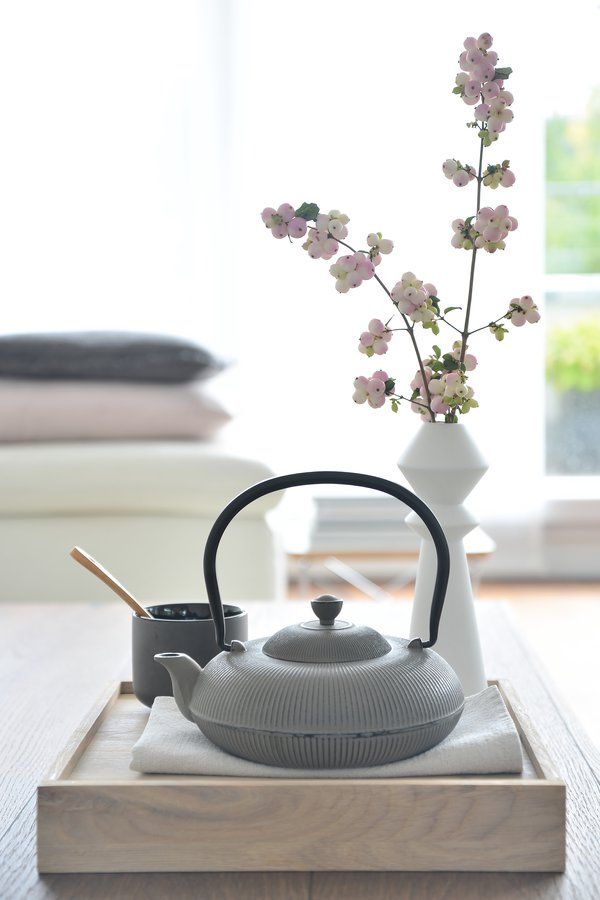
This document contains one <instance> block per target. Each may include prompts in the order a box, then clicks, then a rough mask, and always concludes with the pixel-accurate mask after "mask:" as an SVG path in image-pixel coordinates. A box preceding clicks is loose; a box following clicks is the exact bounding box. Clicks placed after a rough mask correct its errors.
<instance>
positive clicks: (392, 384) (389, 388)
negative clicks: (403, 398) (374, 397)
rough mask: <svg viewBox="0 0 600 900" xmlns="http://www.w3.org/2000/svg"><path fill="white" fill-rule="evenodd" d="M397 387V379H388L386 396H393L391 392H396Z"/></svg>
mask: <svg viewBox="0 0 600 900" xmlns="http://www.w3.org/2000/svg"><path fill="white" fill-rule="evenodd" d="M395 387H396V379H395V378H388V380H387V381H386V383H385V392H386V394H391V392H392V391H393V390H394V388H395Z"/></svg>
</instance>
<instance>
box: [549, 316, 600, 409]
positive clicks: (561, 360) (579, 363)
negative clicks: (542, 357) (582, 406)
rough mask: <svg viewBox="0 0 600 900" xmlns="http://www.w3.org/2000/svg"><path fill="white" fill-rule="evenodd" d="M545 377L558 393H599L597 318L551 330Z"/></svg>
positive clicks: (599, 324) (599, 327) (599, 328)
mask: <svg viewBox="0 0 600 900" xmlns="http://www.w3.org/2000/svg"><path fill="white" fill-rule="evenodd" d="M546 374H547V377H548V381H549V382H550V384H551V385H552V386H553V387H554V388H556V390H557V391H559V393H565V392H566V391H581V392H584V393H589V392H590V391H598V390H600V316H598V315H593V316H587V317H586V318H583V319H579V320H578V321H577V322H574V323H572V324H569V325H562V326H555V327H554V328H552V329H551V331H550V332H549V334H548V346H547V352H546Z"/></svg>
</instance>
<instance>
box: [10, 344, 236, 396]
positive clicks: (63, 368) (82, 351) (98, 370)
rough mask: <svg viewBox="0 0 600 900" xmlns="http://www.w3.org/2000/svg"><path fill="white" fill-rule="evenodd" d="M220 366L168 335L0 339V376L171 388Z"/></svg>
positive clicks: (208, 355)
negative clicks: (167, 386) (138, 382)
mask: <svg viewBox="0 0 600 900" xmlns="http://www.w3.org/2000/svg"><path fill="white" fill-rule="evenodd" d="M223 367H224V364H223V363H222V362H221V361H220V360H218V359H217V358H216V357H214V356H213V355H212V353H210V352H209V351H208V350H205V349H204V348H203V347H200V346H199V345H198V344H194V343H192V342H191V341H186V340H184V339H183V338H177V337H170V336H168V335H154V334H138V333H137V332H127V331H80V332H76V331H73V332H63V333H55V334H52V333H48V334H12V335H4V336H0V377H9V378H53V379H58V378H66V379H81V380H86V381H146V382H158V383H162V384H176V383H181V382H185V381H193V380H194V379H204V378H208V377H210V376H211V375H214V374H215V373H216V372H219V371H220V370H221V369H222V368H223Z"/></svg>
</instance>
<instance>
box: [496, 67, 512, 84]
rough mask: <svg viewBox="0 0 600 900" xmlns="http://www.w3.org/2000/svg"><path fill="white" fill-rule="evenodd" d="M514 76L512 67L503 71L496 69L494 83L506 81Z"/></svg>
mask: <svg viewBox="0 0 600 900" xmlns="http://www.w3.org/2000/svg"><path fill="white" fill-rule="evenodd" d="M510 75H512V69H511V67H510V66H505V67H504V68H503V69H496V73H495V75H494V81H499V80H502V81H506V79H507V78H508V77H509V76H510Z"/></svg>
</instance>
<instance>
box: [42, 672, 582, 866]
mask: <svg viewBox="0 0 600 900" xmlns="http://www.w3.org/2000/svg"><path fill="white" fill-rule="evenodd" d="M496 684H497V685H498V687H499V688H500V690H501V692H502V694H503V695H504V697H505V702H506V703H507V704H508V706H509V708H510V709H511V710H513V716H517V715H520V716H521V718H520V719H518V718H516V719H515V721H516V723H517V728H518V730H519V733H520V735H521V740H522V742H523V743H524V744H525V745H526V764H525V766H524V770H525V771H524V772H523V773H522V774H520V775H494V776H479V777H477V778H475V777H470V778H469V777H458V776H457V777H443V778H442V777H437V778H414V777H413V778H400V779H398V778H392V779H383V778H382V779H377V780H375V781H373V780H369V779H366V778H362V779H360V778H353V779H347V780H343V781H340V780H336V779H333V780H332V779H319V780H316V779H295V778H294V777H293V773H290V776H291V777H290V778H289V779H265V778H227V777H201V776H178V777H169V776H168V775H161V776H156V775H153V776H145V775H142V774H140V773H138V772H132V770H131V769H130V768H129V763H130V760H131V749H132V746H133V744H134V743H135V741H136V739H137V738H138V737H139V735H140V734H141V732H142V731H143V728H144V725H145V723H146V721H147V719H148V710H147V709H146V707H144V706H142V705H141V704H140V703H139V702H138V701H137V700H136V698H135V696H133V695H132V685H131V682H123V683H121V684H120V685H119V686H117V688H114V689H111V690H109V691H108V692H105V693H104V695H103V696H102V697H101V698H99V701H98V703H97V704H96V706H95V707H94V709H93V710H92V711H90V713H89V715H88V716H86V719H85V721H84V722H83V723H82V725H81V727H79V728H78V729H77V730H76V732H75V734H74V735H73V737H72V739H71V740H70V741H69V743H68V746H67V749H66V750H65V751H64V752H62V753H61V755H60V757H59V760H58V761H57V762H56V763H55V764H54V765H53V766H52V768H51V770H50V773H49V775H48V776H47V778H45V779H44V781H43V782H42V784H41V786H40V787H39V789H38V820H37V822H38V868H39V869H40V871H41V872H45V873H48V872H92V871H93V872H149V871H155V872H169V871H173V872H186V871H188V872H195V871H225V872H226V871H229V870H231V869H232V868H233V870H234V871H265V870H269V871H280V870H282V871H287V870H291V871H322V870H325V871H327V870H334V871H336V870H342V871H345V870H347V869H350V870H374V871H389V870H396V871H407V870H418V871H438V870H443V871H453V870H464V871H531V872H533V871H540V872H542V871H546V872H550V871H555V872H559V871H562V870H563V869H564V861H565V860H564V857H565V850H564V835H565V786H564V783H563V782H561V781H560V780H558V779H557V778H556V775H555V773H554V771H553V770H552V767H551V763H550V761H549V760H548V759H547V756H546V754H545V750H544V748H543V746H542V745H541V743H540V740H539V737H538V736H537V734H536V732H535V729H534V727H533V725H532V723H531V722H530V720H528V719H527V717H526V715H525V713H524V711H523V710H522V709H518V706H519V704H518V700H517V698H516V695H515V694H514V691H513V690H512V688H511V686H510V685H509V684H508V682H496ZM257 822H260V828H259V829H257V827H256V823H257ZM332 822H335V828H333V829H332V827H331V826H332ZM232 846H235V847H236V848H237V849H236V853H235V856H233V857H232V854H231V849H230V848H231V847H232Z"/></svg>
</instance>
